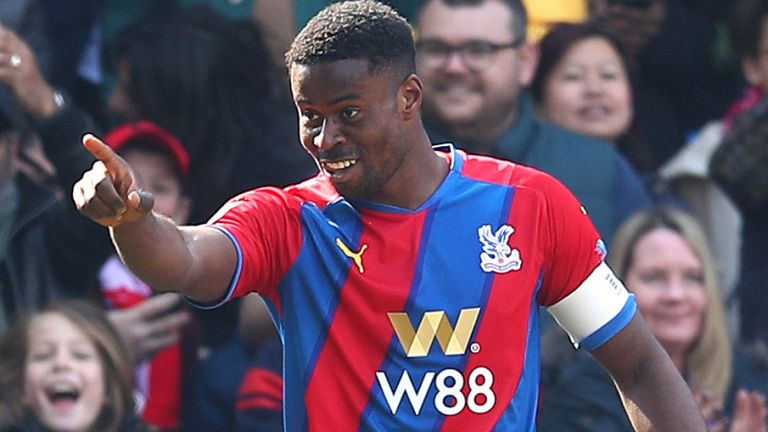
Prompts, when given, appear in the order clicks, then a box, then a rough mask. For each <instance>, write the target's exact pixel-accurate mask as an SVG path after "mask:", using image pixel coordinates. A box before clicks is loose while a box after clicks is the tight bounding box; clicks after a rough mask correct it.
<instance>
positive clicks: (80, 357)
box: [73, 350, 94, 360]
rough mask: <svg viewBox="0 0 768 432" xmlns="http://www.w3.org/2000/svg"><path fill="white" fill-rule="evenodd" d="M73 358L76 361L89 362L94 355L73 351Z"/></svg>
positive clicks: (88, 352)
mask: <svg viewBox="0 0 768 432" xmlns="http://www.w3.org/2000/svg"><path fill="white" fill-rule="evenodd" d="M73 356H74V357H75V358H76V359H77V360H90V359H92V358H93V357H94V354H93V353H92V352H90V351H85V350H80V351H75V352H74V353H73Z"/></svg>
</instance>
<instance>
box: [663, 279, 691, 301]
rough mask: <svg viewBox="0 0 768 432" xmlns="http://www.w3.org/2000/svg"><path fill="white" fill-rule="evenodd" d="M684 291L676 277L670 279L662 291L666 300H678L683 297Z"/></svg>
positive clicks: (681, 283)
mask: <svg viewBox="0 0 768 432" xmlns="http://www.w3.org/2000/svg"><path fill="white" fill-rule="evenodd" d="M685 291H686V290H685V286H683V281H682V280H681V279H680V278H678V277H671V278H669V280H668V281H667V286H666V287H665V289H664V296H665V297H666V298H667V300H680V299H682V298H683V297H685Z"/></svg>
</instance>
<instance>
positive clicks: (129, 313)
mask: <svg viewBox="0 0 768 432" xmlns="http://www.w3.org/2000/svg"><path fill="white" fill-rule="evenodd" d="M181 302H182V300H181V297H180V296H179V295H178V294H174V293H164V294H158V295H155V296H152V297H149V298H147V299H146V300H144V301H142V302H140V303H138V304H137V305H135V306H132V307H130V308H127V309H113V310H110V311H109V313H108V314H109V319H110V321H112V324H113V325H114V326H115V327H116V328H117V330H118V331H119V332H120V336H121V337H122V338H123V340H124V341H125V344H126V345H127V346H128V348H129V349H130V350H131V352H132V353H133V358H134V359H135V360H136V362H141V361H143V360H148V359H151V358H152V357H153V356H154V355H155V354H156V353H158V352H159V351H161V350H162V349H164V348H167V347H169V346H171V345H173V344H174V343H176V342H178V341H179V339H180V337H181V329H182V327H184V325H186V324H187V323H188V322H189V320H190V316H189V314H188V313H187V312H186V311H184V310H182V309H181V308H180V306H181V304H182V303H181Z"/></svg>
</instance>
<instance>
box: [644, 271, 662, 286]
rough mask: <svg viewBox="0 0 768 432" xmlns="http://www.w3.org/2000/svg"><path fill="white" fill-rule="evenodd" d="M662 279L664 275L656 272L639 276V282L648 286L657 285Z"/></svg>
mask: <svg viewBox="0 0 768 432" xmlns="http://www.w3.org/2000/svg"><path fill="white" fill-rule="evenodd" d="M664 279H665V276H664V274H663V273H661V272H656V271H654V272H649V273H644V274H642V275H641V276H640V280H642V281H643V282H645V283H648V284H657V283H660V282H663V281H664Z"/></svg>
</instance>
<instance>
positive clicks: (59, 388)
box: [51, 383, 73, 392]
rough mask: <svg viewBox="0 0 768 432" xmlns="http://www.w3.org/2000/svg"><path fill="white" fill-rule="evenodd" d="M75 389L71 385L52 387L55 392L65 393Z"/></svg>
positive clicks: (59, 384)
mask: <svg viewBox="0 0 768 432" xmlns="http://www.w3.org/2000/svg"><path fill="white" fill-rule="evenodd" d="M72 389H73V387H72V386H71V385H69V384H65V383H56V384H54V385H52V386H51V390H52V391H55V392H65V391H71V390H72Z"/></svg>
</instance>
